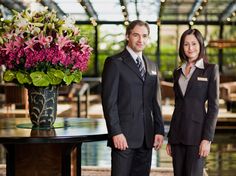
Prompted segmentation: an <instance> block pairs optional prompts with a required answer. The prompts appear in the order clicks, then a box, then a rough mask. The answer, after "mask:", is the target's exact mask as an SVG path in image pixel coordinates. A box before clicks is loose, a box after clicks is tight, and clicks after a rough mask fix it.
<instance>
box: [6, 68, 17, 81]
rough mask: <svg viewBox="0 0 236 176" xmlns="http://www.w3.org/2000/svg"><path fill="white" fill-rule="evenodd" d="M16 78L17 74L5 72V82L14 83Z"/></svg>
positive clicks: (9, 71) (10, 71)
mask: <svg viewBox="0 0 236 176" xmlns="http://www.w3.org/2000/svg"><path fill="white" fill-rule="evenodd" d="M15 78H16V72H14V71H12V70H7V71H6V72H4V75H3V79H4V80H5V81H12V80H13V79H15Z"/></svg>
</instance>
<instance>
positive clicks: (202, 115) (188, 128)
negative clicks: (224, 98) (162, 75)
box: [168, 63, 219, 145]
mask: <svg viewBox="0 0 236 176" xmlns="http://www.w3.org/2000/svg"><path fill="white" fill-rule="evenodd" d="M181 72H182V69H180V68H178V69H176V70H175V71H174V88H173V89H174V93H175V108H174V112H173V115H172V120H171V125H170V130H169V133H168V142H169V143H170V144H178V143H182V144H185V145H199V144H200V142H201V140H203V139H206V140H209V141H212V140H213V137H214V132H215V127H216V122H217V115H218V109H219V72H218V67H217V65H215V64H208V63H204V69H201V68H198V67H196V69H195V71H194V73H193V74H192V76H191V78H190V80H189V83H188V86H187V89H186V92H185V95H183V93H182V91H181V88H180V86H179V83H178V80H179V77H180V75H181Z"/></svg>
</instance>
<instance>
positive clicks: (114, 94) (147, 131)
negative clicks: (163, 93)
mask: <svg viewBox="0 0 236 176" xmlns="http://www.w3.org/2000/svg"><path fill="white" fill-rule="evenodd" d="M149 33H150V29H149V26H148V24H147V23H146V22H143V21H140V20H136V21H133V22H131V23H130V24H129V26H128V27H127V29H126V40H127V46H126V48H125V50H123V51H122V52H121V53H119V54H117V55H114V56H111V57H108V58H107V59H106V62H105V65H104V70H103V74H102V105H103V111H104V116H105V119H106V124H107V129H108V135H109V139H108V145H109V146H110V147H111V149H112V154H111V156H112V174H111V175H112V176H148V175H149V173H150V167H151V156H152V147H154V148H155V149H156V150H158V149H159V148H160V147H161V146H162V143H163V135H164V125H163V120H162V115H161V105H160V85H159V81H158V75H157V73H158V71H157V67H156V66H155V64H154V63H152V62H151V61H150V60H148V59H147V57H145V56H144V55H143V54H142V51H143V49H144V48H145V46H146V44H147V41H148V37H149ZM137 59H138V60H137Z"/></svg>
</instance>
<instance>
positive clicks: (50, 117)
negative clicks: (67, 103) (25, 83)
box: [28, 86, 58, 128]
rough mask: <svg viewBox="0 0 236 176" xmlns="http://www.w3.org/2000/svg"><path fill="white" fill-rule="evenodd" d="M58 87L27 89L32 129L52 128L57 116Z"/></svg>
mask: <svg viewBox="0 0 236 176" xmlns="http://www.w3.org/2000/svg"><path fill="white" fill-rule="evenodd" d="M57 95H58V87H57V86H49V87H33V86H32V87H28V97H29V115H30V119H31V122H32V124H33V127H47V128H51V127H53V124H54V122H55V120H56V115H57Z"/></svg>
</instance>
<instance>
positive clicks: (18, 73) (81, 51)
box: [0, 7, 92, 126]
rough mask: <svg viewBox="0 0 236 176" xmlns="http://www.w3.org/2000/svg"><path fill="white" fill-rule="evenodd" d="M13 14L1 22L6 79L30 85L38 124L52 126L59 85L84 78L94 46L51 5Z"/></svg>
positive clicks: (32, 112) (0, 52)
mask: <svg viewBox="0 0 236 176" xmlns="http://www.w3.org/2000/svg"><path fill="white" fill-rule="evenodd" d="M13 13H14V15H13V18H12V19H11V20H3V21H2V22H1V25H2V27H1V35H0V64H1V65H4V66H5V68H6V70H5V72H4V75H3V79H4V80H5V81H6V82H15V83H17V84H20V85H23V86H25V87H26V88H28V92H29V94H28V95H29V105H30V107H29V109H30V117H31V121H32V123H33V125H34V126H52V125H53V123H54V121H55V116H56V109H57V107H56V105H55V103H56V102H57V87H58V86H59V85H62V84H65V85H70V84H72V83H79V82H80V81H81V78H82V72H83V71H85V70H86V69H87V65H88V61H89V58H90V55H91V51H92V48H91V47H90V46H89V44H88V43H87V40H86V39H85V38H84V37H83V36H81V35H80V30H79V29H78V27H76V26H75V23H74V21H73V20H72V19H71V18H68V17H65V18H64V19H59V18H58V17H57V15H56V12H55V11H49V10H48V9H47V7H45V8H44V9H43V10H40V11H31V10H30V9H26V10H24V11H22V12H16V11H13ZM35 103H37V107H34V106H33V104H35ZM31 106H33V107H31Z"/></svg>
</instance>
